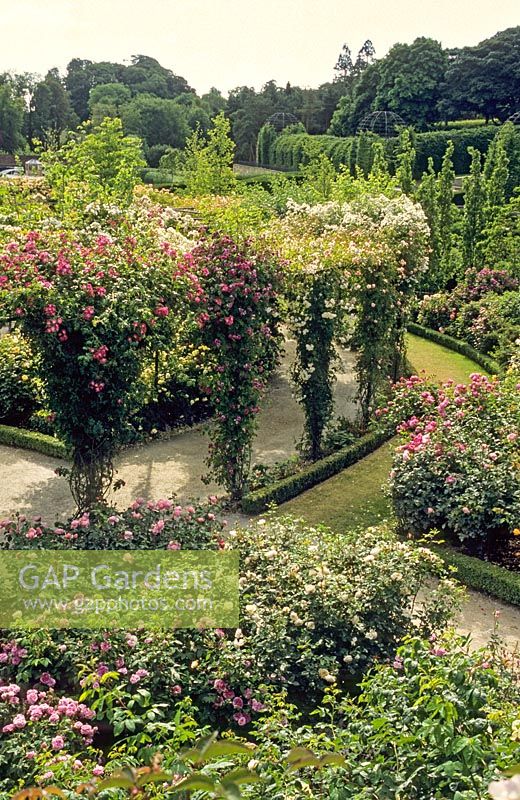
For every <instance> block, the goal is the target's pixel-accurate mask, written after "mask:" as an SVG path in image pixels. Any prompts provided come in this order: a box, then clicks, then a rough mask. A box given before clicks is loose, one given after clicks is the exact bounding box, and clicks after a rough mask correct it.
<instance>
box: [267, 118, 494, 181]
mask: <svg viewBox="0 0 520 800" xmlns="http://www.w3.org/2000/svg"><path fill="white" fill-rule="evenodd" d="M497 130H498V128H497V127H496V125H482V126H481V127H478V128H476V127H470V126H468V127H465V128H459V129H452V130H446V131H431V132H428V133H418V134H416V136H415V141H414V145H415V150H416V160H415V167H414V178H420V177H421V175H422V174H423V172H425V171H426V170H427V169H428V158H429V157H430V156H431V157H432V158H433V164H434V167H435V169H436V170H439V169H440V167H441V163H442V157H443V155H444V151H445V150H446V145H447V144H448V142H449V141H450V139H451V141H452V142H453V145H454V151H453V166H454V168H455V173H456V174H457V175H466V174H467V173H468V172H469V165H470V157H469V154H468V147H475V148H477V150H480V151H481V152H482V153H485V152H487V149H488V147H489V144H490V142H491V140H492V139H493V137H494V136H495V134H496V133H497ZM310 138H311V137H310V135H309V134H308V133H296V134H295V133H281V134H280V135H279V136H277V137H276V139H275V140H274V141H272V140H271V142H270V147H269V166H273V167H290V168H292V169H298V167H299V166H300V164H301V163H305V158H306V154H305V144H306V142H307V141H308V140H309V139H310ZM360 138H361V137H354V136H350V137H346V138H342V137H339V136H329V135H327V134H323V135H320V136H312V141H313V143H314V144H318V145H319V146H320V148H321V149H322V150H323V152H324V153H326V154H327V155H328V157H329V158H330V159H331V161H332V162H333V164H334V165H335V166H336V167H339V166H340V165H342V164H344V165H347V166H349V167H350V169H351V170H352V171H354V168H355V165H356V164H358V163H359V161H358V158H361V161H362V162H363V160H364V157H365V156H364V155H363V154H364V151H365V149H366V148H364V147H363V146H362V145H363V143H362V142H361V141H360ZM398 143H399V140H398V139H397V137H395V138H391V139H385V140H384V146H385V152H386V155H387V158H388V160H389V163H390V166H391V168H393V166H394V160H395V153H396V150H397V147H398ZM360 145H361V147H360ZM264 150H265V149H264ZM360 166H362V167H363V168H366V164H364V163H361V164H360Z"/></svg>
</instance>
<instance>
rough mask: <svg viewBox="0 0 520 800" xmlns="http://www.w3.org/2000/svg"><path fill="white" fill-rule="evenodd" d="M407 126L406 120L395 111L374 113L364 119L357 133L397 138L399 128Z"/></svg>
mask: <svg viewBox="0 0 520 800" xmlns="http://www.w3.org/2000/svg"><path fill="white" fill-rule="evenodd" d="M405 125H406V122H405V121H404V119H403V118H402V117H400V116H399V114H396V113H395V112H394V111H372V112H371V113H370V114H367V115H366V116H364V117H363V119H362V120H361V122H360V123H359V125H358V129H357V132H358V133H363V132H368V133H375V134H376V135H377V136H383V137H385V138H387V137H390V136H397V134H398V133H399V128H402V127H404V126H405Z"/></svg>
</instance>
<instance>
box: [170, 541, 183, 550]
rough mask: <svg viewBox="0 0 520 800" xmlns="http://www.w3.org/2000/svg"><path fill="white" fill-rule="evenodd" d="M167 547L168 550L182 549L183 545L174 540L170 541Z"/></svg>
mask: <svg viewBox="0 0 520 800" xmlns="http://www.w3.org/2000/svg"><path fill="white" fill-rule="evenodd" d="M167 549H168V550H180V549H181V546H180V544H179V542H173V541H172V542H168V547H167Z"/></svg>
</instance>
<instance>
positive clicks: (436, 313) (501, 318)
mask: <svg viewBox="0 0 520 800" xmlns="http://www.w3.org/2000/svg"><path fill="white" fill-rule="evenodd" d="M519 285H520V283H519V281H518V279H517V278H515V277H513V276H512V275H511V274H510V273H509V272H507V271H506V270H493V269H482V270H480V271H479V272H477V271H476V270H474V269H469V270H467V271H466V273H465V275H464V279H463V281H462V282H461V284H460V285H459V286H457V287H456V289H455V290H454V291H453V292H450V293H447V292H439V293H437V294H432V295H427V296H425V297H424V298H423V299H422V300H421V301H420V303H419V306H418V317H417V321H418V322H419V324H421V325H424V326H426V327H427V328H433V329H434V330H438V331H440V332H441V333H446V334H448V335H449V336H453V337H454V338H456V339H461V340H462V341H465V342H468V344H470V345H471V346H472V347H475V348H476V349H477V350H480V352H482V353H485V354H486V355H487V354H489V355H491V356H492V357H493V358H495V359H496V360H497V361H499V363H501V364H504V365H507V364H508V363H509V361H510V360H511V356H512V353H513V352H514V350H515V348H516V347H518V343H517V342H518V339H519V338H520V292H519V291H518V287H519Z"/></svg>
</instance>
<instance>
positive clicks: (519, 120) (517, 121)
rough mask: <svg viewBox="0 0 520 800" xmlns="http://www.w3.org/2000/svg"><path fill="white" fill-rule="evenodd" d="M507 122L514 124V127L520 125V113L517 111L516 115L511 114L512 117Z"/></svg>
mask: <svg viewBox="0 0 520 800" xmlns="http://www.w3.org/2000/svg"><path fill="white" fill-rule="evenodd" d="M506 122H512V123H513V125H520V111H515V113H514V114H511V116H510V117H508V118H507V119H506Z"/></svg>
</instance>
